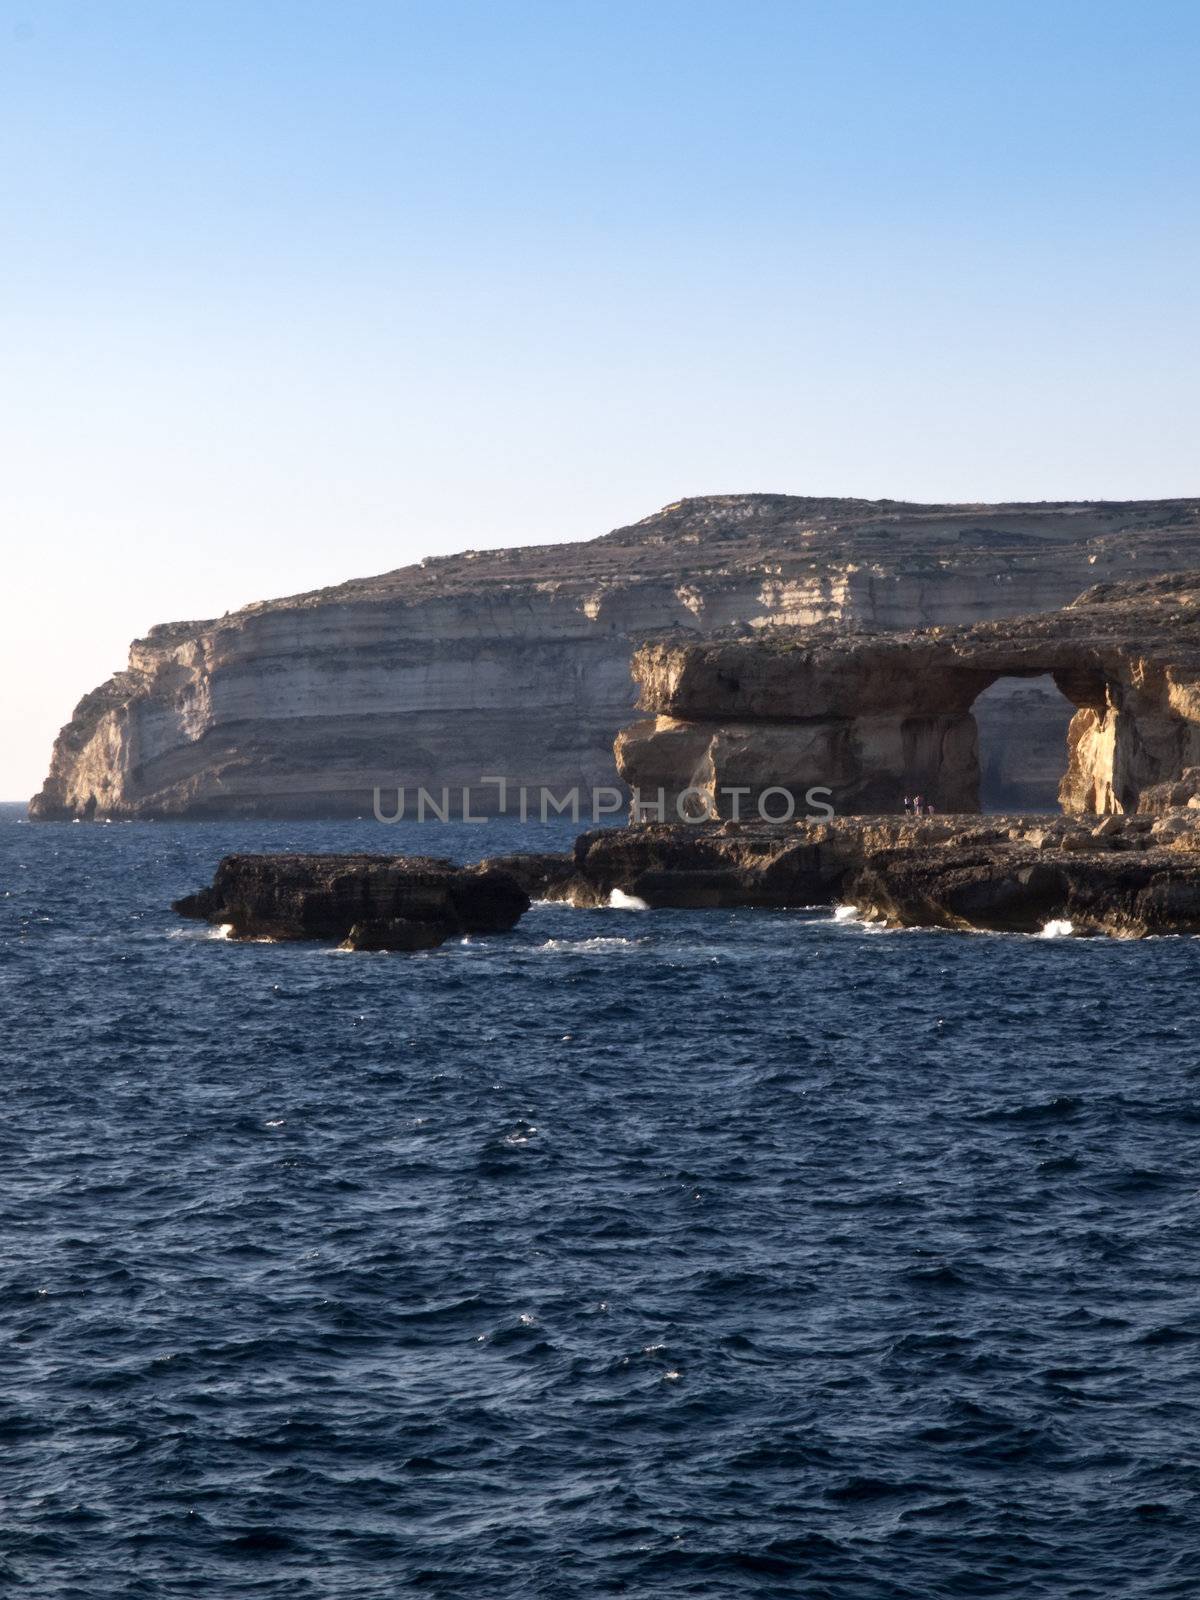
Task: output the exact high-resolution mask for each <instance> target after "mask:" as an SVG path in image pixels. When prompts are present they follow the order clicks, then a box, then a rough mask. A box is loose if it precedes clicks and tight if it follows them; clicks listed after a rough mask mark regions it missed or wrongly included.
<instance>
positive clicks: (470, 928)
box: [173, 855, 529, 950]
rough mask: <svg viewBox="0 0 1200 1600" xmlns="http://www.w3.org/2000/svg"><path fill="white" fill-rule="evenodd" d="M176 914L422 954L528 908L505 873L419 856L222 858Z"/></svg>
mask: <svg viewBox="0 0 1200 1600" xmlns="http://www.w3.org/2000/svg"><path fill="white" fill-rule="evenodd" d="M173 909H174V910H176V911H177V912H179V914H180V915H181V916H184V917H195V918H199V919H200V920H201V921H204V922H209V923H212V924H213V925H215V926H218V927H223V928H224V929H225V930H226V932H227V935H228V937H229V938H231V939H271V940H294V939H331V940H336V941H340V942H342V943H344V944H345V945H346V946H347V947H348V948H350V949H354V950H428V949H432V948H433V947H434V946H436V945H439V944H442V943H443V942H444V941H445V940H446V939H449V938H452V937H455V936H456V935H459V936H460V935H462V934H469V933H507V932H508V931H509V929H510V928H513V927H515V926H516V924H517V922H518V921H519V919H520V917H521V916H522V914H523V913H524V912H526V911H527V910H528V909H529V896H528V895H527V894H526V893H525V891H524V890H523V889H522V888H521V886H520V884H519V883H518V882H517V881H516V879H515V878H513V877H512V876H511V875H510V874H509V873H506V872H502V871H500V870H498V869H497V868H495V867H492V866H489V865H487V864H485V865H483V866H481V867H474V868H470V867H466V868H464V867H458V866H455V865H454V863H453V862H450V861H441V860H438V859H435V858H433V857H428V856H408V857H405V856H365V855H363V856H355V855H340V856H338V855H293V856H286V855H279V856H274V855H237V856H226V857H225V859H224V860H223V861H222V862H221V863H220V865H219V866H218V868H217V871H216V875H215V877H214V878H213V881H212V884H211V886H210V887H209V888H207V889H201V890H200V891H199V892H198V893H196V894H192V895H188V896H186V897H185V898H184V899H182V900H177V901H176V902H175V905H174V908H173Z"/></svg>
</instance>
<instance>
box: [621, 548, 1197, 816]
mask: <svg viewBox="0 0 1200 1600" xmlns="http://www.w3.org/2000/svg"><path fill="white" fill-rule="evenodd" d="M1046 674H1049V675H1050V676H1051V677H1052V678H1053V680H1054V682H1055V684H1056V685H1057V686H1058V688H1059V690H1060V691H1061V693H1062V694H1063V696H1065V698H1066V699H1067V700H1068V701H1070V703H1071V704H1072V705H1073V706H1074V707H1075V708H1076V709H1075V714H1074V716H1073V718H1072V720H1071V724H1070V728H1069V731H1068V735H1067V740H1066V748H1065V749H1064V752H1063V764H1064V766H1065V769H1066V771H1065V776H1064V777H1063V780H1062V784H1061V787H1060V790H1059V800H1060V803H1061V804H1062V806H1063V808H1064V810H1066V811H1069V812H1077V813H1088V812H1092V813H1095V812H1124V811H1136V810H1137V809H1138V805H1139V801H1140V797H1141V795H1142V793H1143V792H1147V791H1150V790H1152V789H1156V788H1157V787H1158V786H1161V785H1164V784H1171V783H1173V782H1175V781H1176V780H1178V779H1180V778H1181V776H1182V774H1183V772H1184V770H1185V769H1187V768H1189V767H1192V766H1195V765H1196V764H1197V763H1198V762H1200V573H1195V572H1193V573H1184V574H1174V575H1170V576H1166V577H1160V578H1154V579H1148V580H1145V581H1142V582H1127V583H1119V584H1100V585H1097V586H1095V587H1093V588H1092V589H1089V590H1088V591H1087V592H1086V593H1084V594H1083V595H1082V596H1081V597H1080V598H1079V599H1078V600H1077V601H1075V602H1074V603H1073V604H1072V605H1069V606H1066V607H1064V608H1062V609H1061V610H1059V611H1054V612H1049V613H1041V614H1037V615H1034V616H1026V617H1019V618H1014V619H1010V620H1008V621H1004V622H987V623H977V624H975V625H974V626H971V627H959V628H930V629H924V630H919V631H915V632H909V633H878V632H875V633H871V632H859V633H851V634H846V633H841V632H835V631H833V630H831V629H818V630H793V629H782V628H781V629H773V630H771V631H770V633H769V634H764V635H762V636H761V637H758V638H755V639H751V640H747V639H740V638H739V639H729V640H710V641H703V642H689V641H678V640H675V639H668V640H662V641H659V642H653V643H650V644H647V645H645V646H643V647H642V648H641V649H640V650H639V651H638V652H637V654H636V656H635V658H634V675H635V677H636V679H637V681H638V683H639V684H640V686H641V703H642V706H643V707H644V709H646V710H648V711H652V712H654V713H655V716H654V717H653V718H652V719H650V720H646V721H643V722H639V723H635V724H634V725H633V726H631V727H629V728H627V729H626V730H625V731H624V732H623V733H622V734H621V736H620V738H619V739H618V742H617V759H618V765H619V767H620V770H621V775H622V777H623V778H624V779H625V781H626V782H627V783H629V784H630V785H631V786H632V787H634V788H636V789H637V790H639V791H640V793H641V795H642V796H643V797H645V796H647V795H655V794H657V793H658V791H660V790H662V791H664V793H665V795H666V798H667V802H668V804H669V805H671V806H677V805H679V804H680V803H683V804H685V805H689V804H690V805H692V806H693V807H695V808H697V809H700V810H708V811H710V812H711V813H712V814H714V815H720V816H729V815H731V814H736V812H735V807H737V808H745V809H749V808H751V807H753V806H754V805H755V804H757V803H758V802H759V800H760V799H762V800H763V801H764V802H765V798H766V795H767V791H769V790H776V791H783V793H782V795H781V796H780V797H779V798H772V804H773V805H775V806H776V808H778V806H779V805H780V804H781V803H782V804H786V803H787V802H788V800H789V798H790V800H791V802H792V803H793V804H795V805H798V806H799V807H800V809H801V810H803V808H804V805H805V801H806V797H807V796H809V795H810V794H811V793H812V791H813V789H814V788H820V789H822V790H823V791H825V793H826V795H827V796H828V797H829V798H831V800H832V804H833V806H834V808H835V809H836V810H837V811H838V812H839V813H875V812H888V811H900V810H902V809H903V807H904V804H905V797H906V796H913V795H917V794H920V795H922V796H924V797H925V799H926V800H927V801H929V802H930V803H932V804H933V805H935V806H936V808H937V809H938V810H939V811H950V812H969V811H977V810H978V809H979V803H980V796H979V776H980V774H979V760H978V740H977V729H976V724H975V719H974V717H973V716H972V712H971V708H972V706H973V705H974V703H975V701H976V700H977V699H978V697H979V696H980V695H981V694H983V693H984V692H985V691H986V690H988V689H989V688H990V686H991V685H992V684H993V683H995V682H996V681H997V679H999V678H1002V677H1010V678H1015V679H1017V680H1023V679H1027V678H1031V677H1039V676H1043V675H1046ZM684 796H687V798H686V799H681V797H684ZM776 814H778V811H776Z"/></svg>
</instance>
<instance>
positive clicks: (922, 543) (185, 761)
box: [30, 494, 1200, 820]
mask: <svg viewBox="0 0 1200 1600" xmlns="http://www.w3.org/2000/svg"><path fill="white" fill-rule="evenodd" d="M1188 566H1191V567H1200V500H1148V501H1125V502H1115V501H1114V502H1103V501H1101V502H1044V503H1036V504H1008V505H990V506H989V505H944V506H940V505H917V504H911V503H902V502H897V501H889V500H849V499H845V500H843V499H815V498H806V497H803V496H794V495H768V494H749V495H714V496H706V497H703V498H699V499H692V500H682V501H679V502H678V503H677V504H675V505H671V506H667V507H666V508H665V509H664V510H662V511H660V512H657V513H656V514H655V515H654V516H652V517H647V518H646V519H645V520H644V521H642V522H638V523H635V524H633V525H632V526H630V527H627V528H619V529H617V530H616V531H615V532H614V533H610V534H607V535H605V536H604V537H602V538H598V539H591V540H587V541H583V542H580V543H574V544H561V545H536V546H528V547H525V548H520V549H510V550H487V551H466V552H464V553H463V554H462V555H458V556H450V557H446V558H438V559H431V560H427V561H423V562H421V563H419V564H418V565H416V566H411V567H402V568H400V569H398V570H397V571H395V572H389V573H384V574H383V575H381V576H379V577H375V578H363V579H355V580H353V581H351V582H349V583H344V584H340V585H338V586H336V587H334V588H330V589H322V590H318V591H315V592H313V593H311V594H301V595H294V596H292V597H290V598H288V599H283V600H272V601H264V602H260V603H257V604H255V605H251V606H247V607H245V608H244V609H243V610H241V611H238V612H234V613H231V614H230V615H228V616H225V617H222V618H220V619H219V620H214V621H207V622H188V623H170V624H166V625H164V626H161V627H157V628H153V629H151V631H150V633H149V634H148V635H147V636H146V637H145V638H144V639H139V640H137V641H135V643H134V644H133V645H132V646H131V648H130V652H129V665H128V667H127V668H126V670H125V671H123V672H119V673H117V674H116V675H115V676H114V677H112V678H110V679H109V680H108V682H107V683H104V684H102V685H101V686H100V687H99V688H98V689H95V690H93V691H92V693H91V694H88V695H85V696H84V698H83V699H82V700H81V701H80V702H79V705H78V706H77V707H76V709H75V713H74V716H73V717H72V718H71V720H70V722H68V723H67V725H66V727H64V728H63V730H62V732H61V733H60V734H59V737H58V739H57V741H56V743H55V746H54V753H53V757H52V760H51V765H50V772H49V775H48V776H47V778H46V782H45V785H44V787H43V788H42V790H41V792H40V793H39V794H38V795H36V796H35V797H34V799H33V801H32V803H31V808H30V809H31V814H32V815H33V816H35V817H40V818H43V819H48V820H54V819H69V818H76V817H81V818H93V817H94V818H103V817H115V818H133V817H146V818H154V817H157V818H165V817H195V818H202V817H344V816H360V815H369V814H370V811H371V805H372V794H373V791H374V789H375V788H376V787H377V786H378V787H379V788H381V789H383V790H385V791H388V790H390V791H391V794H392V797H393V799H394V795H395V789H396V786H397V785H398V784H404V785H406V786H409V788H410V789H413V788H415V786H418V785H423V786H425V787H426V788H428V789H430V790H432V791H440V790H441V789H442V788H443V787H444V786H448V787H449V788H451V789H452V790H461V788H462V787H463V786H477V785H478V784H479V782H480V779H481V778H483V777H486V776H489V775H503V776H505V777H506V778H508V779H509V780H510V781H512V782H514V783H527V784H530V785H537V784H549V785H553V786H556V787H560V788H562V787H569V786H572V785H579V786H581V787H587V788H590V787H594V786H598V785H605V784H612V783H613V782H614V781H615V767H614V763H613V753H612V745H613V739H614V736H615V735H616V733H617V731H618V729H620V728H621V727H622V725H623V724H625V723H627V722H628V721H629V719H630V710H631V707H632V705H633V701H634V690H633V685H632V682H631V679H630V674H629V662H630V656H631V653H632V650H633V648H634V646H635V645H636V644H638V643H639V642H640V641H641V640H642V638H643V637H644V636H645V635H647V634H649V633H658V632H661V630H663V629H664V628H670V627H672V626H674V627H679V628H681V629H689V630H693V631H700V632H705V631H707V630H709V629H713V628H718V627H728V626H730V625H737V624H742V625H745V626H748V627H750V628H759V627H763V626H769V625H771V624H773V623H777V622H778V623H788V624H796V625H801V626H813V625H816V624H822V623H838V622H845V623H847V624H860V625H862V624H867V625H873V626H878V627H888V628H913V627H918V626H922V625H927V624H937V623H961V622H976V621H983V620H988V619H993V618H1001V617H1006V616H1012V615H1015V614H1018V613H1022V612H1030V611H1037V610H1042V609H1048V608H1050V607H1054V606H1059V605H1064V604H1066V603H1067V602H1068V601H1070V600H1071V599H1072V598H1073V597H1074V596H1075V595H1077V594H1078V593H1079V592H1080V591H1081V590H1082V589H1084V588H1086V587H1087V586H1088V585H1089V584H1093V583H1096V582H1099V581H1111V580H1114V579H1124V578H1130V577H1146V576H1154V575H1157V574H1160V573H1164V572H1170V571H1173V570H1177V569H1179V568H1182V567H1188ZM1018 687H1019V688H1020V693H1019V695H1015V696H1014V697H1013V699H1012V700H1011V702H1005V701H1004V700H1003V699H1002V700H1000V701H999V702H997V703H996V704H995V705H994V706H993V707H992V708H991V710H990V712H988V713H987V715H990V716H991V718H992V720H993V726H992V728H991V731H990V733H989V734H988V735H987V742H988V744H989V750H990V756H991V758H992V759H993V760H994V763H995V770H996V772H997V774H999V775H1000V776H999V777H998V778H997V782H998V783H999V782H1001V779H1002V780H1003V784H1004V786H1005V787H1006V789H1007V790H1012V791H1013V792H1011V793H1006V794H1005V796H1004V798H1005V799H1006V800H1008V801H1012V800H1014V799H1015V800H1017V801H1018V802H1021V801H1024V800H1028V801H1029V802H1031V803H1036V802H1037V801H1038V800H1039V799H1041V798H1042V794H1041V790H1042V789H1044V788H1045V786H1046V784H1047V783H1049V784H1050V791H1051V793H1052V792H1053V782H1052V779H1053V776H1054V775H1053V774H1045V773H1042V772H1041V771H1040V767H1039V766H1038V763H1039V762H1041V761H1044V760H1045V756H1044V755H1043V754H1042V752H1043V751H1044V750H1054V749H1060V748H1061V746H1060V745H1059V744H1058V741H1057V736H1055V737H1054V738H1048V737H1047V736H1046V734H1045V732H1044V731H1043V732H1042V733H1039V728H1041V727H1042V724H1043V723H1046V724H1048V723H1049V722H1052V721H1053V719H1054V718H1055V717H1057V716H1060V715H1061V712H1062V711H1063V710H1064V709H1067V708H1065V707H1058V706H1056V705H1055V703H1054V702H1055V699H1056V697H1055V696H1054V695H1052V694H1047V693H1045V692H1040V691H1038V690H1037V689H1034V688H1031V687H1030V686H1028V685H1026V686H1018ZM1039 693H1040V698H1039ZM977 715H978V719H979V722H980V725H981V738H983V737H984V729H985V710H984V708H983V706H982V705H980V706H979V707H977ZM986 785H987V772H986V770H985V800H986V799H987V794H986ZM1022 786H1025V788H1027V789H1028V791H1029V793H1028V794H1027V795H1026V794H1025V793H1023V792H1022ZM483 798H484V797H483V795H482V794H479V795H478V796H477V800H478V801H480V802H481V801H482V800H483Z"/></svg>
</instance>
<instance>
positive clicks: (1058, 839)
mask: <svg viewBox="0 0 1200 1600" xmlns="http://www.w3.org/2000/svg"><path fill="white" fill-rule="evenodd" d="M621 897H624V898H623V899H622V898H621ZM531 898H536V899H542V900H560V901H564V902H567V903H569V904H571V905H574V906H578V907H581V908H588V907H596V906H607V905H611V904H614V903H623V904H627V905H637V904H643V905H645V906H647V907H649V908H650V909H661V908H665V907H676V908H685V909H691V910H716V909H722V908H733V907H742V906H746V907H760V908H774V909H787V908H801V907H805V908H815V907H821V906H824V907H833V906H846V907H853V908H855V909H856V910H857V911H858V913H859V915H860V916H862V917H863V918H864V919H866V920H868V921H874V922H881V923H886V924H888V925H890V926H905V927H942V928H950V929H959V930H967V929H988V930H992V931H1007V932H1017V933H1037V932H1041V931H1043V930H1044V929H1045V927H1046V925H1047V924H1061V925H1064V931H1066V930H1065V924H1067V923H1069V924H1071V929H1070V931H1073V932H1075V933H1108V934H1115V935H1118V936H1120V937H1124V938H1141V937H1145V936H1147V935H1149V934H1162V933H1200V809H1198V808H1195V807H1190V808H1182V809H1179V810H1175V811H1172V812H1170V813H1168V814H1166V815H1164V816H1160V817H1152V816H1111V817H1106V818H1105V819H1104V820H1103V821H1102V822H1100V823H1099V824H1095V825H1093V824H1089V825H1088V826H1086V827H1085V826H1082V825H1080V823H1079V822H1078V820H1077V819H1073V818H1068V817H1062V816H1051V817H1041V818H1036V817H1035V818H1030V817H1011V818H1004V817H996V818H988V819H980V818H978V817H936V818H934V817H922V818H914V817H841V818H837V819H835V820H834V821H831V822H820V823H809V822H802V823H792V824H785V825H771V824H763V823H756V824H743V823H736V822H725V823H683V824H674V825H670V826H642V827H631V828H597V829H593V830H592V831H590V832H587V833H583V834H581V835H580V836H579V838H578V839H577V840H576V841H575V847H574V850H573V851H571V852H569V853H561V854H532V853H531V854H522V855H513V856H502V857H496V858H494V859H492V860H490V861H485V862H482V863H481V864H480V865H479V866H476V867H458V866H455V865H453V864H452V863H451V862H448V861H440V860H434V859H430V858H426V857H403V856H322V855H305V856H262V855H241V856H227V857H226V858H225V860H223V861H222V862H221V863H220V865H219V867H218V868H217V872H216V876H215V877H214V879H213V883H212V885H211V887H210V888H207V889H202V890H200V891H199V892H198V893H197V894H194V895H188V896H187V897H186V898H184V899H183V900H179V901H177V902H176V904H175V910H176V911H178V912H179V913H180V914H181V915H182V916H185V917H195V918H199V919H201V920H203V921H205V922H208V923H211V924H214V925H216V926H220V927H222V928H223V929H224V931H225V933H226V934H227V936H228V937H230V938H233V939H243V940H245V939H250V940H253V939H259V940H263V939H266V940H282V941H294V940H302V939H326V940H332V941H338V942H340V943H342V944H343V945H344V946H345V947H347V948H350V949H356V950H425V949H430V948H432V947H433V946H435V945H438V944H441V943H442V942H443V941H444V940H446V939H447V938H451V937H453V936H456V935H463V934H469V933H505V932H508V931H509V930H510V929H512V928H513V927H514V926H515V925H516V923H517V921H518V920H519V919H520V917H521V916H522V914H523V913H524V912H525V911H526V910H527V909H528V908H529V905H530V901H531Z"/></svg>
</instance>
